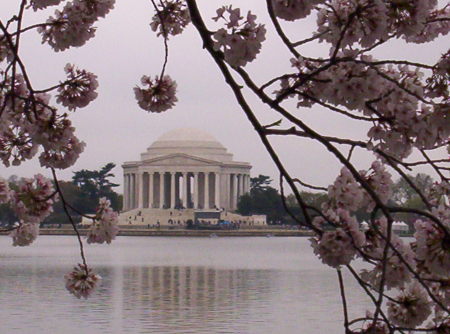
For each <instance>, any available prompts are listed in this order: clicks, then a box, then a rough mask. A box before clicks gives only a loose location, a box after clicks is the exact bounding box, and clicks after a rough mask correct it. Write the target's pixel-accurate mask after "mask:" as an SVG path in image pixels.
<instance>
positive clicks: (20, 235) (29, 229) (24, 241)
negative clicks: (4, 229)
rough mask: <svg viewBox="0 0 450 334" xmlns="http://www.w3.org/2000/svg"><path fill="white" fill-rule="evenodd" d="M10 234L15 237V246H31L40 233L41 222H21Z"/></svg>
mask: <svg viewBox="0 0 450 334" xmlns="http://www.w3.org/2000/svg"><path fill="white" fill-rule="evenodd" d="M9 235H10V237H11V238H12V239H13V246H29V245H30V244H32V243H33V241H34V240H36V238H37V236H38V235H39V224H38V223H24V222H20V223H19V226H18V227H16V228H15V229H14V230H12V232H11V233H10V234H9Z"/></svg>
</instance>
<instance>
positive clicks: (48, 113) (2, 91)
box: [0, 64, 98, 169]
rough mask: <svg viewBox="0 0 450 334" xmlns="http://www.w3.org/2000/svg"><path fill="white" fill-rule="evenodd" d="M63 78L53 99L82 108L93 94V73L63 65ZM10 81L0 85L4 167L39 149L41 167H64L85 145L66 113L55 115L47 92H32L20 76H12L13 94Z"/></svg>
mask: <svg viewBox="0 0 450 334" xmlns="http://www.w3.org/2000/svg"><path fill="white" fill-rule="evenodd" d="M65 70H66V73H67V75H68V78H67V80H65V81H64V82H62V83H61V84H60V85H58V86H57V88H56V89H57V90H58V94H57V102H58V103H60V104H62V105H63V106H66V107H68V109H70V110H75V108H82V107H85V106H86V105H87V104H88V103H89V102H91V101H92V100H93V99H95V98H96V97H97V93H96V88H97V87H98V83H97V80H96V76H95V75H94V74H92V73H90V72H87V71H85V70H80V69H75V67H74V66H73V65H69V64H68V65H67V66H66V68H65ZM10 81H12V78H11V77H8V76H7V81H6V83H7V84H6V85H4V86H3V87H2V88H0V102H2V105H3V106H4V109H3V112H2V114H1V116H0V119H1V125H0V159H1V160H2V162H3V164H4V165H5V166H9V165H10V164H12V165H16V166H17V165H20V164H21V163H22V162H23V161H25V160H29V159H31V158H33V157H34V156H35V155H36V154H37V153H38V150H39V147H41V148H42V152H41V154H40V155H39V161H40V162H41V165H42V166H44V167H53V168H60V169H63V168H67V167H69V166H72V165H73V164H74V163H75V161H76V160H77V159H78V157H79V155H80V154H81V153H82V152H83V150H84V147H85V144H84V143H83V142H82V141H80V140H79V139H78V138H77V137H76V136H75V128H74V127H73V126H72V122H71V121H70V120H69V119H68V115H67V114H66V113H64V114H58V113H57V109H56V108H55V107H53V106H51V105H50V98H51V95H50V94H48V93H32V92H30V90H29V89H28V84H27V83H26V82H25V79H24V78H23V76H21V75H16V77H15V80H14V81H15V85H14V96H11V92H10V88H9V87H8V84H9V85H10Z"/></svg>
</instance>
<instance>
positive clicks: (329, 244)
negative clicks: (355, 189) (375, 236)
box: [310, 209, 365, 268]
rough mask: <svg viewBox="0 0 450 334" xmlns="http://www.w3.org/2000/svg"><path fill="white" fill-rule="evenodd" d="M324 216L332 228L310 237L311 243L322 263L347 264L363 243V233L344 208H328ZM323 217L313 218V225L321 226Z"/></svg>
mask: <svg viewBox="0 0 450 334" xmlns="http://www.w3.org/2000/svg"><path fill="white" fill-rule="evenodd" d="M326 218H327V220H328V221H329V222H330V223H331V225H332V227H333V228H334V229H333V230H325V231H323V232H322V234H321V235H319V236H317V237H315V238H311V239H310V241H311V245H312V247H313V249H314V254H316V255H317V256H318V257H319V258H320V259H321V260H322V262H323V263H325V264H327V265H329V266H331V267H334V268H337V267H339V266H341V265H347V264H349V263H350V261H351V260H352V259H353V258H354V257H355V256H356V255H357V251H358V249H359V248H361V247H363V245H364V243H365V236H364V233H363V232H361V231H360V229H359V224H358V222H357V221H356V219H355V218H354V217H351V216H350V214H349V212H348V211H346V210H342V209H338V210H337V211H332V210H328V211H327V212H326ZM324 222H325V220H324V218H322V217H321V218H319V220H318V219H315V222H314V224H315V226H316V227H318V228H322V226H321V225H323V223H324Z"/></svg>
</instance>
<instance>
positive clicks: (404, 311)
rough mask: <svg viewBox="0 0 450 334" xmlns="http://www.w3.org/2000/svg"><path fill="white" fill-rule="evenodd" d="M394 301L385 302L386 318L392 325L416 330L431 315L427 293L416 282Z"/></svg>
mask: <svg viewBox="0 0 450 334" xmlns="http://www.w3.org/2000/svg"><path fill="white" fill-rule="evenodd" d="M395 299H396V301H392V300H389V301H388V302H387V309H388V317H389V320H390V321H391V322H392V323H393V324H394V325H397V326H400V327H407V328H416V327H417V326H419V325H420V324H421V323H423V322H424V321H425V320H426V319H427V318H428V317H429V316H430V314H431V307H430V302H429V300H428V296H427V293H426V292H425V290H424V289H423V288H422V287H421V286H420V285H419V283H417V282H414V283H412V284H410V285H409V286H408V287H407V288H406V289H403V290H402V291H401V293H400V295H399V296H397V297H396V298H395Z"/></svg>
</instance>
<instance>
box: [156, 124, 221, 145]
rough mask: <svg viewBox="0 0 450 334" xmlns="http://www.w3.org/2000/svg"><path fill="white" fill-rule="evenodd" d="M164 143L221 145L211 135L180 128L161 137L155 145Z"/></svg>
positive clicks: (197, 130)
mask: <svg viewBox="0 0 450 334" xmlns="http://www.w3.org/2000/svg"><path fill="white" fill-rule="evenodd" d="M162 141H163V142H164V141H198V142H216V143H219V142H218V141H217V139H216V138H214V137H213V136H211V135H210V134H209V133H207V132H205V131H202V130H199V129H194V128H180V129H175V130H171V131H169V132H166V133H165V134H163V135H162V136H160V137H159V138H158V139H157V140H156V141H155V143H157V142H162ZM219 144H220V143H219Z"/></svg>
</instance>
